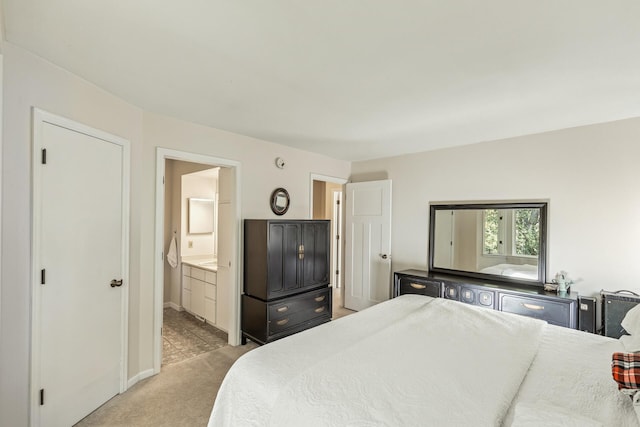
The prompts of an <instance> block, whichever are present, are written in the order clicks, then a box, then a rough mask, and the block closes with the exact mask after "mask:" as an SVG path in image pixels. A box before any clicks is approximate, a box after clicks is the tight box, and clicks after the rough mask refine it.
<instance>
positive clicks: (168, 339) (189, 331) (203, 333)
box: [162, 308, 227, 366]
mask: <svg viewBox="0 0 640 427" xmlns="http://www.w3.org/2000/svg"><path fill="white" fill-rule="evenodd" d="M163 316H164V318H163V328H162V345H163V347H162V365H163V366H164V365H170V364H172V363H177V362H181V361H183V360H187V359H190V358H192V357H195V356H198V355H200V354H203V353H206V352H209V351H212V350H216V349H218V348H221V347H224V346H226V345H227V334H226V332H223V331H221V330H220V329H217V328H215V327H213V326H211V325H209V324H208V323H205V322H202V321H201V320H198V319H197V318H196V317H195V316H193V315H191V314H189V313H187V312H186V311H177V310H174V309H172V308H165V309H164V310H163Z"/></svg>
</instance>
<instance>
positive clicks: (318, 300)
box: [314, 295, 326, 302]
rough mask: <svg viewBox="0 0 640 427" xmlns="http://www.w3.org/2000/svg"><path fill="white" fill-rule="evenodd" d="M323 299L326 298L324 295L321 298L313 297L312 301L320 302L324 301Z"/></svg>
mask: <svg viewBox="0 0 640 427" xmlns="http://www.w3.org/2000/svg"><path fill="white" fill-rule="evenodd" d="M325 298H326V296H325V295H322V296H321V297H315V298H314V300H315V301H316V302H320V301H324V299H325Z"/></svg>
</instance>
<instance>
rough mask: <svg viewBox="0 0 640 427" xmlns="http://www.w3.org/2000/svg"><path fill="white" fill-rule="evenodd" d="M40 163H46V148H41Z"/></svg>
mask: <svg viewBox="0 0 640 427" xmlns="http://www.w3.org/2000/svg"><path fill="white" fill-rule="evenodd" d="M42 164H43V165H46V164H47V149H46V148H43V149H42Z"/></svg>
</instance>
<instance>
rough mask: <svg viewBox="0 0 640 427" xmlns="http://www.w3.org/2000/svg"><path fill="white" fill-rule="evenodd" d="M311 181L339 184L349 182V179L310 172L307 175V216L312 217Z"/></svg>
mask: <svg viewBox="0 0 640 427" xmlns="http://www.w3.org/2000/svg"><path fill="white" fill-rule="evenodd" d="M313 181H325V182H332V183H334V184H340V185H345V184H347V183H348V182H349V180H348V179H345V178H338V177H335V176H329V175H320V174H317V173H311V174H310V175H309V218H313Z"/></svg>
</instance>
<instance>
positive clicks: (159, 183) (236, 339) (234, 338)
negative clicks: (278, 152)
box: [153, 147, 242, 374]
mask: <svg viewBox="0 0 640 427" xmlns="http://www.w3.org/2000/svg"><path fill="white" fill-rule="evenodd" d="M166 160H180V161H185V162H192V163H201V164H205V165H211V166H214V167H215V166H222V167H228V168H233V169H234V172H235V193H234V197H235V199H234V200H235V208H236V218H235V219H236V233H235V236H236V251H235V253H234V254H232V257H235V260H232V262H234V261H235V265H236V273H235V277H233V278H232V279H233V284H234V287H233V289H232V290H231V292H229V295H230V296H231V301H229V303H230V306H231V310H230V319H229V334H228V337H229V341H228V342H229V344H230V345H233V346H236V345H239V344H240V290H241V289H240V287H239V284H240V283H242V280H241V279H242V277H241V275H242V257H241V256H240V254H241V251H242V244H241V243H242V221H241V217H242V215H241V203H240V202H241V200H242V197H241V195H242V192H241V178H240V177H241V173H240V168H241V164H240V162H238V161H235V160H229V159H223V158H220V157H213V156H209V155H205V154H197V153H190V152H187V151H179V150H172V149H168V148H161V147H158V148H157V151H156V212H155V221H156V224H155V245H154V248H155V250H154V254H155V255H154V260H155V261H154V302H153V311H154V316H153V373H154V374H157V373H159V372H160V368H161V367H162V317H163V316H162V309H163V308H164V220H165V218H164V182H163V179H164V176H165V161H166Z"/></svg>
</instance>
